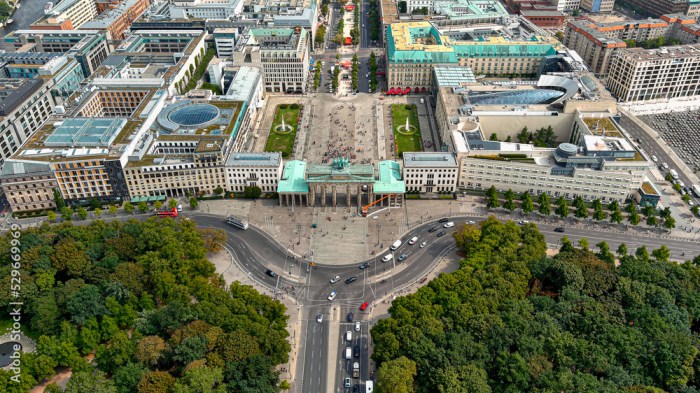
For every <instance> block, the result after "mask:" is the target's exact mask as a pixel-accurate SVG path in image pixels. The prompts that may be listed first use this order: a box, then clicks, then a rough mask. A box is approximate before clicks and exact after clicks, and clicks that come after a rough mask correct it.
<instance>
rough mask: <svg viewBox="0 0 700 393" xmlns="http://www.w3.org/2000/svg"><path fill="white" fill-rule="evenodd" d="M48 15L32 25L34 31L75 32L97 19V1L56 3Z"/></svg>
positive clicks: (83, 0) (70, 0)
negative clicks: (86, 23) (74, 30)
mask: <svg viewBox="0 0 700 393" xmlns="http://www.w3.org/2000/svg"><path fill="white" fill-rule="evenodd" d="M56 3H58V4H56V5H54V6H53V7H52V8H51V9H50V10H48V11H46V15H45V16H44V17H43V18H41V19H39V20H38V21H36V22H34V23H32V24H31V25H30V26H29V28H30V29H32V30H73V29H77V28H79V27H80V26H82V25H83V24H84V23H85V22H88V21H90V20H92V19H94V18H95V17H97V15H98V12H97V6H96V3H95V0H63V1H61V2H56Z"/></svg>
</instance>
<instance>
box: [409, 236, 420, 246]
mask: <svg viewBox="0 0 700 393" xmlns="http://www.w3.org/2000/svg"><path fill="white" fill-rule="evenodd" d="M417 241H418V236H413V237H412V238H411V240H409V241H408V244H410V245H414V244H416V242H417Z"/></svg>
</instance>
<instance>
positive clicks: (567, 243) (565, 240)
mask: <svg viewBox="0 0 700 393" xmlns="http://www.w3.org/2000/svg"><path fill="white" fill-rule="evenodd" d="M573 250H574V245H573V244H571V240H569V237H568V236H566V235H564V237H562V238H561V247H560V248H559V252H570V251H573Z"/></svg>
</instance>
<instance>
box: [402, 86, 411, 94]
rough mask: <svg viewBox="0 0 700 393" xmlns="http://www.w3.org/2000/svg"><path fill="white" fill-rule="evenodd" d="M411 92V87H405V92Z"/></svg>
mask: <svg viewBox="0 0 700 393" xmlns="http://www.w3.org/2000/svg"><path fill="white" fill-rule="evenodd" d="M410 92H411V88H410V87H407V88H406V89H404V91H403V94H408V93H410Z"/></svg>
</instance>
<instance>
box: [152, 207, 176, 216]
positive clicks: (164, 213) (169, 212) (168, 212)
mask: <svg viewBox="0 0 700 393" xmlns="http://www.w3.org/2000/svg"><path fill="white" fill-rule="evenodd" d="M156 215H157V216H158V217H173V218H175V217H177V209H176V208H172V209H171V210H164V211H160V212H156Z"/></svg>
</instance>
